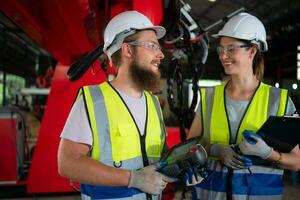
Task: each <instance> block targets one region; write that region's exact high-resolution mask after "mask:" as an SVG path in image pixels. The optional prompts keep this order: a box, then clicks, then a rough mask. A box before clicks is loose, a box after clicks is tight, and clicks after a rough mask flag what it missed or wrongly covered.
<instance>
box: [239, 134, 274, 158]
mask: <svg viewBox="0 0 300 200" xmlns="http://www.w3.org/2000/svg"><path fill="white" fill-rule="evenodd" d="M239 147H240V150H241V152H242V153H243V154H245V155H253V156H259V157H261V158H263V159H267V158H269V157H270V156H271V154H272V151H273V148H272V147H269V146H268V145H267V144H266V143H265V141H264V140H263V139H262V138H261V137H260V136H259V135H258V134H256V133H254V132H252V131H244V133H243V139H242V142H241V143H240V144H239Z"/></svg>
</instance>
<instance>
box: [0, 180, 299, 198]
mask: <svg viewBox="0 0 300 200" xmlns="http://www.w3.org/2000/svg"><path fill="white" fill-rule="evenodd" d="M188 196H189V194H187V199H189V198H188ZM180 197H181V193H179V194H178V195H176V196H175V198H174V200H179V199H180ZM0 199H7V200H80V199H81V198H80V195H79V194H59V195H48V196H45V195H39V196H32V197H21V198H1V197H0ZM299 199H300V182H298V183H297V184H296V185H292V182H291V179H290V177H289V176H286V178H285V188H284V196H283V200H299Z"/></svg>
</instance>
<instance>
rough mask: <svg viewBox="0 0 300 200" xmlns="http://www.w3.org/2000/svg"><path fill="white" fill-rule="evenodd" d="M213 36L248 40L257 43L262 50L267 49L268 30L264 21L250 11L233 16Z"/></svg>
mask: <svg viewBox="0 0 300 200" xmlns="http://www.w3.org/2000/svg"><path fill="white" fill-rule="evenodd" d="M212 36H213V37H221V36H226V37H232V38H236V39H242V40H248V41H250V42H251V43H254V44H257V45H258V48H259V49H260V51H267V50H268V44H267V41H266V30H265V27H264V25H263V23H262V22H261V21H260V20H259V19H257V17H255V16H253V15H250V14H248V13H239V14H237V15H235V16H234V17H232V18H231V19H230V20H229V21H228V22H227V23H226V24H225V25H224V27H223V29H222V30H220V31H219V33H218V34H215V35H212Z"/></svg>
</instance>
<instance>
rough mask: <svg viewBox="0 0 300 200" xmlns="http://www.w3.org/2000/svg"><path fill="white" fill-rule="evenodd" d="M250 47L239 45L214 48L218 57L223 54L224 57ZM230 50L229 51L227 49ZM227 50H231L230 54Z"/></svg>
mask: <svg viewBox="0 0 300 200" xmlns="http://www.w3.org/2000/svg"><path fill="white" fill-rule="evenodd" d="M248 47H251V44H241V45H228V46H227V47H221V46H218V47H216V50H217V53H218V55H219V56H220V55H223V54H224V53H225V54H226V55H230V56H231V55H234V54H235V53H236V50H237V49H241V48H248ZM229 48H231V49H229ZM229 50H231V51H232V52H230V51H229Z"/></svg>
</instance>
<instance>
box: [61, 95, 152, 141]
mask: <svg viewBox="0 0 300 200" xmlns="http://www.w3.org/2000/svg"><path fill="white" fill-rule="evenodd" d="M118 93H119V94H120V95H121V97H122V99H123V100H124V102H125V103H126V105H127V107H128V109H129V110H130V112H131V114H132V116H133V118H134V120H135V122H136V124H137V126H138V129H139V131H140V134H141V135H143V134H144V129H145V121H146V98H145V94H144V93H143V95H142V96H141V98H133V97H130V96H128V95H126V94H124V93H122V92H120V91H118ZM60 137H62V138H64V139H68V140H71V141H73V142H78V143H83V144H88V145H90V146H92V144H93V134H92V130H91V127H90V124H89V121H88V118H87V112H86V109H85V105H84V100H83V97H82V96H81V97H79V98H78V99H77V101H76V102H75V103H74V105H73V107H72V109H71V111H70V114H69V116H68V118H67V121H66V123H65V126H64V128H63V130H62V133H61V136H60Z"/></svg>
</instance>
